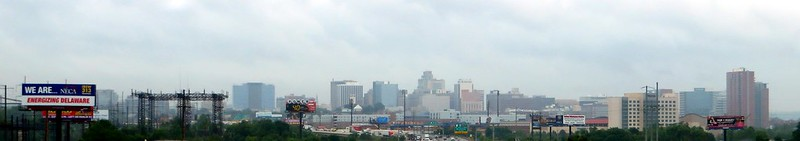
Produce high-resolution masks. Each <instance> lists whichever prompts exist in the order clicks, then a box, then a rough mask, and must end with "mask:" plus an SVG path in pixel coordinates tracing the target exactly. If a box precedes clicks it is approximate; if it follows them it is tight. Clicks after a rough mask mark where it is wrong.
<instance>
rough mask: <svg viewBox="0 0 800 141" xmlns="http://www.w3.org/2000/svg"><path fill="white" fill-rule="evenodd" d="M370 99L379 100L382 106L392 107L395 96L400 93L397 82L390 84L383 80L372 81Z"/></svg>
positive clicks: (395, 102) (395, 99)
mask: <svg viewBox="0 0 800 141" xmlns="http://www.w3.org/2000/svg"><path fill="white" fill-rule="evenodd" d="M372 94H373V96H372V101H374V102H376V103H378V102H380V103H381V104H383V106H386V107H394V106H399V105H398V104H397V97H398V96H399V95H400V89H399V88H398V87H397V84H392V83H389V82H384V81H373V82H372Z"/></svg>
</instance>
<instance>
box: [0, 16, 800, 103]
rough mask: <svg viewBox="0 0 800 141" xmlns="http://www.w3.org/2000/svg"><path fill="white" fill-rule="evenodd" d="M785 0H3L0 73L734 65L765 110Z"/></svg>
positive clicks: (479, 81) (709, 76)
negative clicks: (753, 83)
mask: <svg viewBox="0 0 800 141" xmlns="http://www.w3.org/2000/svg"><path fill="white" fill-rule="evenodd" d="M609 3H613V4H609ZM794 5H797V2H795V4H791V3H788V2H758V4H751V3H748V2H746V1H745V2H741V1H738V2H725V3H710V2H695V1H677V2H676V1H656V2H652V3H640V2H626V1H619V2H591V1H589V2H577V1H556V2H529V3H525V2H508V1H498V2H463V3H459V4H455V5H452V4H451V3H444V2H437V1H425V2H411V1H376V2H346V1H345V2H339V1H312V2H307V1H265V2H252V3H249V2H244V3H239V2H194V1H164V2H163V3H152V2H50V3H37V2H27V1H13V2H6V3H3V4H0V9H4V11H8V12H0V19H4V21H6V22H3V23H2V24H1V25H2V26H0V60H4V63H3V64H4V65H2V67H0V72H2V73H0V84H5V85H10V86H11V87H18V85H19V84H21V83H23V81H27V82H29V83H46V82H50V83H62V82H65V81H66V82H69V83H94V84H97V86H98V88H101V89H112V90H114V91H115V92H117V93H119V94H121V95H122V94H129V93H130V90H131V89H134V90H146V89H150V90H154V91H164V92H172V91H177V90H179V89H191V90H193V91H194V90H207V91H227V92H229V93H230V92H232V90H231V88H230V86H231V85H234V84H240V83H244V82H264V83H269V84H274V85H275V87H276V95H275V96H276V97H280V96H285V95H288V94H290V93H295V94H301V95H308V96H319V101H321V102H322V103H327V102H328V101H330V100H329V99H330V96H329V91H330V90H329V85H328V84H329V82H330V80H334V79H335V80H356V81H359V82H364V83H363V84H364V87H365V88H370V87H371V84H369V83H368V82H372V81H390V82H393V83H394V84H398V87H399V89H406V90H409V91H413V90H414V89H415V87H416V84H417V80H418V78H419V74H420V73H421V72H423V71H433V72H434V73H435V75H436V78H437V79H442V80H445V81H446V82H449V83H446V85H445V86H444V88H445V89H448V90H450V91H452V88H453V87H452V84H454V82H457V80H459V79H470V80H472V81H474V84H475V86H474V89H477V90H485V92H489V91H491V90H501V91H507V90H510V89H511V88H520V91H521V92H522V93H524V94H526V95H547V96H549V97H555V98H559V99H564V98H569V99H578V97H580V96H587V95H607V96H621V95H623V94H624V93H628V92H640V91H643V90H641V89H640V88H641V87H642V86H645V85H653V84H654V82H660V84H661V85H662V87H664V88H671V89H674V90H676V91H690V90H692V89H693V88H707V90H710V91H724V90H725V89H726V85H725V81H726V78H725V72H729V71H731V70H732V69H734V68H739V67H745V68H748V69H750V70H753V71H756V72H758V75H757V77H758V78H756V79H757V80H759V81H761V82H766V83H768V86H769V94H770V98H769V99H770V100H769V104H770V105H769V108H770V110H771V111H777V112H782V111H798V110H795V109H794V108H793V107H792V103H794V101H793V100H794V99H800V95H796V93H798V92H800V88H798V87H796V86H798V85H800V82H798V81H797V80H800V75H798V72H800V66H796V65H792V64H800V42H798V40H797V39H798V38H800V27H797V26H796V25H798V24H800V21H797V20H796V19H800V12H796V11H797V10H796V8H794ZM18 90H19V88H16V89H14V90H11V91H9V92H10V94H12V96H13V94H18V93H19V92H18ZM364 91H366V90H364ZM11 98H15V97H11ZM328 104H330V103H328Z"/></svg>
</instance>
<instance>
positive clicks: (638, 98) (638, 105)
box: [609, 89, 681, 130]
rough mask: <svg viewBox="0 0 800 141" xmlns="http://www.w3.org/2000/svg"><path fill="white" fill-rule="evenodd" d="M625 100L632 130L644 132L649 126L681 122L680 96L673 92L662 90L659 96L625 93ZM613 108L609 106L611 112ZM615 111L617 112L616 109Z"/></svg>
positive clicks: (629, 125)
mask: <svg viewBox="0 0 800 141" xmlns="http://www.w3.org/2000/svg"><path fill="white" fill-rule="evenodd" d="M651 95H652V96H657V98H652V97H650V96H651ZM625 98H627V99H628V107H627V108H628V112H629V113H628V127H630V128H637V129H639V130H644V128H645V127H647V128H650V127H648V126H652V127H654V126H655V125H659V126H667V125H672V124H677V123H678V122H680V120H679V119H680V107H681V105H680V104H681V103H680V95H679V94H676V93H673V92H672V90H668V89H666V90H665V89H662V90H660V91H659V93H658V95H656V93H655V92H648V93H647V94H645V93H625ZM656 106H657V107H656ZM611 108H612V107H611V106H609V111H612V109H611ZM613 108H616V107H613ZM613 110H614V111H616V109H613ZM610 114H611V112H609V117H611V115H610ZM615 116H616V115H615ZM609 120H610V119H609ZM610 122H611V121H609V124H610Z"/></svg>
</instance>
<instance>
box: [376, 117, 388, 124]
mask: <svg viewBox="0 0 800 141" xmlns="http://www.w3.org/2000/svg"><path fill="white" fill-rule="evenodd" d="M375 121H376V122H377V123H378V124H387V123H389V117H378V119H375Z"/></svg>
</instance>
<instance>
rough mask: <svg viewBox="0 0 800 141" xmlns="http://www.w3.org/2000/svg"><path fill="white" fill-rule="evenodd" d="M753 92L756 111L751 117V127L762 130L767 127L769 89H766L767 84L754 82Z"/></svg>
mask: <svg viewBox="0 0 800 141" xmlns="http://www.w3.org/2000/svg"><path fill="white" fill-rule="evenodd" d="M755 91H756V92H755V98H754V99H755V100H754V101H755V102H756V104H755V109H756V111H755V114H754V115H753V121H754V123H753V124H752V125H753V126H755V127H762V128H766V127H769V126H770V125H769V88H767V83H763V82H756V87H755Z"/></svg>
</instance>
